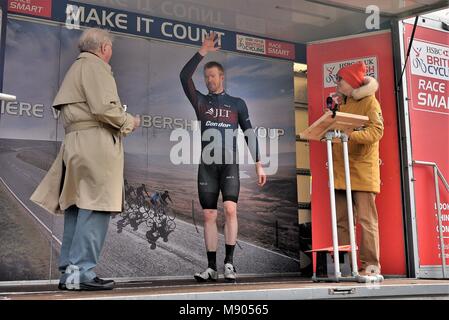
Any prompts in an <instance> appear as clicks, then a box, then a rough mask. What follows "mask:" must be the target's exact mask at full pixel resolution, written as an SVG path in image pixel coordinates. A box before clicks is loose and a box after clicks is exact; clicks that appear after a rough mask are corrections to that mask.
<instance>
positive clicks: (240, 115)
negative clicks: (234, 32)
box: [180, 53, 259, 209]
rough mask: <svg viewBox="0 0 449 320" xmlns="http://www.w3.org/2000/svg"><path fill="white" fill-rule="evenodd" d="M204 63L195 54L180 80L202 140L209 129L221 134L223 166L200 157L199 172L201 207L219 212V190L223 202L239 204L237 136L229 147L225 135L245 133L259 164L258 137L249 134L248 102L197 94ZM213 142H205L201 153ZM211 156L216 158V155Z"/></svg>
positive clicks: (218, 95)
mask: <svg viewBox="0 0 449 320" xmlns="http://www.w3.org/2000/svg"><path fill="white" fill-rule="evenodd" d="M202 59H203V56H202V55H201V54H199V53H196V54H195V55H194V56H193V57H192V58H191V59H190V60H189V62H187V64H186V65H185V66H184V68H183V69H182V71H181V74H180V77H181V83H182V87H183V89H184V92H185V94H186V96H187V98H188V99H189V101H190V103H191V104H192V106H193V108H194V109H195V113H196V116H197V119H198V120H199V121H200V122H201V136H203V133H204V132H205V131H206V130H207V129H216V130H218V131H219V132H220V133H221V138H222V141H221V146H222V150H221V151H222V157H221V162H220V163H211V164H207V163H204V161H203V157H201V163H200V165H199V168H198V194H199V198H200V203H201V206H202V207H203V209H217V201H218V197H219V194H220V190H221V193H222V195H223V201H233V202H237V201H238V196H239V192H240V178H239V165H238V163H237V162H236V150H237V143H236V138H235V136H234V138H233V139H232V145H229V142H228V143H227V144H226V141H225V137H226V134H225V131H226V130H230V129H232V130H237V129H238V127H239V125H240V128H241V129H242V130H243V132H246V133H247V134H249V136H252V137H253V138H254V140H253V141H255V143H253V144H248V137H246V136H245V139H246V142H247V144H248V146H250V153H251V155H252V157H253V159H254V160H255V161H256V162H257V161H259V152H258V143H257V138H256V135H255V133H254V131H253V130H248V129H252V126H251V121H250V119H249V115H248V108H247V107H246V104H245V101H243V100H242V99H240V98H236V97H231V96H230V95H228V94H227V93H226V92H222V93H219V94H214V93H209V94H207V95H204V94H202V93H201V92H199V91H198V90H196V88H195V84H194V83H193V80H192V75H193V73H194V72H195V70H196V68H197V67H198V64H199V63H200V62H201V60H202ZM246 130H248V131H246ZM228 140H229V139H228ZM212 142H213V141H212ZM212 142H209V141H202V142H201V147H202V150H204V148H205V147H206V146H207V145H208V144H209V143H212ZM211 154H212V155H213V152H212V153H211ZM226 154H227V155H228V156H230V158H232V163H227V162H226V161H225V160H226V159H229V158H226Z"/></svg>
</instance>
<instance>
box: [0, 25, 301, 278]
mask: <svg viewBox="0 0 449 320" xmlns="http://www.w3.org/2000/svg"><path fill="white" fill-rule="evenodd" d="M80 32H81V31H79V30H68V29H66V28H64V26H62V25H57V24H51V23H50V24H44V23H39V22H35V21H30V20H27V19H18V18H10V19H9V21H8V30H7V42H6V58H5V74H4V88H3V89H4V91H5V92H10V93H12V94H15V95H17V102H15V103H8V102H2V104H1V116H0V179H1V181H0V227H1V230H2V235H1V242H0V261H1V262H0V281H10V280H33V279H48V278H52V279H55V278H58V271H57V262H58V256H59V250H60V244H61V239H62V232H63V216H62V215H60V216H54V215H52V214H50V213H48V212H46V211H45V210H43V209H42V208H40V207H38V206H37V205H35V204H34V203H32V202H31V201H30V200H29V197H30V195H31V194H32V192H33V191H34V189H35V188H36V186H37V185H38V183H39V182H40V181H41V179H42V178H43V177H44V175H45V174H46V172H47V170H48V169H49V167H50V165H51V163H52V162H53V160H54V158H55V156H56V154H57V152H58V150H59V147H60V145H61V141H62V140H63V138H64V128H63V127H62V124H61V121H59V120H58V114H57V113H55V112H54V110H53V109H52V108H51V103H52V100H53V98H54V96H55V94H56V92H57V90H58V87H59V84H60V82H61V81H62V79H63V77H64V75H65V73H66V71H67V70H68V68H69V67H70V65H71V64H72V63H73V61H74V59H75V58H76V56H77V55H78V49H77V40H78V38H79V36H80ZM197 50H198V47H193V46H186V45H181V44H175V43H169V42H163V41H158V40H152V39H144V38H138V37H132V36H128V35H116V36H115V43H114V55H113V58H112V61H111V65H112V69H113V72H114V76H115V78H116V80H117V85H118V90H119V94H120V97H121V100H122V103H123V104H126V105H127V107H128V112H130V113H132V114H139V115H141V118H142V127H141V128H139V129H138V130H136V131H135V132H134V133H133V134H132V135H130V136H129V137H127V138H125V179H126V206H125V211H124V212H123V213H120V214H117V215H114V216H113V217H112V218H111V223H110V226H109V231H108V235H107V240H106V245H105V249H104V251H103V253H102V257H101V259H100V264H99V265H98V266H97V268H96V270H97V273H98V274H99V276H102V277H126V278H129V277H133V278H134V277H135V278H139V277H159V276H161V277H162V276H163V277H170V276H191V275H192V274H193V273H195V272H198V270H201V269H203V268H204V267H205V266H206V264H207V260H206V252H205V248H204V241H203V228H202V224H203V221H202V212H201V207H200V204H199V201H198V194H197V182H196V179H197V164H195V163H190V164H173V163H172V162H171V160H170V152H171V150H172V148H173V147H174V146H175V145H176V144H177V142H176V141H171V140H170V135H171V134H172V132H173V130H174V129H177V128H180V129H186V130H187V132H189V133H191V134H192V135H193V131H194V130H193V127H194V122H192V121H194V120H196V117H195V113H194V110H193V108H192V107H191V105H190V103H189V101H188V100H187V98H186V97H185V95H184V92H183V90H182V87H181V84H180V81H179V72H180V70H181V69H182V67H183V66H184V64H185V63H186V62H187V61H188V59H190V58H191V56H192V55H193V54H194V53H195V52H196V51H197ZM210 60H217V61H219V62H221V63H222V64H223V65H224V67H225V70H226V71H225V72H226V83H225V87H226V91H227V92H228V93H229V94H230V95H232V96H238V97H241V98H243V99H244V100H245V101H246V103H247V105H248V110H249V114H250V117H251V121H252V123H253V126H255V127H258V128H263V129H264V130H265V129H275V130H273V132H278V133H282V134H281V135H280V136H279V140H278V148H277V150H275V149H273V150H271V151H272V152H269V153H268V155H267V158H270V159H272V160H273V159H274V158H276V159H277V164H276V166H277V168H276V172H275V173H274V174H272V175H269V176H268V183H267V185H266V186H265V187H264V188H262V189H260V188H259V187H258V185H257V182H256V175H255V169H254V165H253V164H247V165H241V166H240V177H241V192H240V198H239V206H238V219H239V237H238V245H237V246H236V257H235V262H236V268H237V270H238V272H239V273H240V274H271V273H290V272H298V271H299V261H298V259H299V240H298V238H299V234H298V224H297V195H296V169H295V133H294V122H293V121H294V120H293V119H294V114H293V112H294V107H293V72H292V63H291V62H289V61H283V60H275V59H267V58H260V57H253V56H248V55H241V54H236V53H230V52H223V51H221V52H217V53H214V54H210V55H209V56H207V59H205V61H203V62H207V61H210ZM202 66H203V64H201V65H200V66H199V68H198V70H197V72H196V73H195V76H194V81H195V84H196V86H197V88H198V90H199V91H201V92H203V93H205V92H207V89H206V87H205V85H204V79H203V76H202ZM264 130H259V131H258V132H259V134H260V133H261V132H263V131H264ZM268 132H270V131H268ZM192 141H194V139H193V138H192ZM266 141H267V143H268V139H267V140H266ZM244 148H245V150H246V146H245V147H244ZM245 152H246V151H245ZM272 162H273V161H272ZM165 191H168V194H169V196H170V199H171V200H172V202H170V201H168V203H169V204H168V207H166V208H165V209H164V210H162V211H158V210H154V209H152V208H151V206H150V205H149V196H148V195H151V194H153V193H154V192H162V193H164V192H165ZM222 209H223V208H222V203H221V197H220V200H219V232H220V237H219V249H218V259H217V261H218V262H219V268H221V267H220V263H221V262H222V261H223V258H224V237H223V227H224V216H223V210H222Z"/></svg>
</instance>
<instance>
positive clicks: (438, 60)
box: [404, 24, 449, 267]
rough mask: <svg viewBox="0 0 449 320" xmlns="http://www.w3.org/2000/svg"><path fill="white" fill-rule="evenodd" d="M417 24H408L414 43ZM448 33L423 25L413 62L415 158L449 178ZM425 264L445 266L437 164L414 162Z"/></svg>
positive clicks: (444, 198) (448, 215)
mask: <svg viewBox="0 0 449 320" xmlns="http://www.w3.org/2000/svg"><path fill="white" fill-rule="evenodd" d="M412 30H413V26H412V25H409V24H405V34H404V43H405V47H406V48H408V47H409V43H410V37H411V33H412ZM448 44H449V43H448V33H447V32H444V31H437V30H433V29H429V28H425V27H420V26H418V27H417V29H416V33H415V39H414V41H413V45H412V50H411V53H410V58H409V63H408V66H407V84H408V98H409V115H410V128H411V141H412V157H413V160H420V161H428V162H435V163H436V164H437V165H438V167H439V169H440V170H441V172H442V173H443V175H444V177H445V178H446V179H447V178H448V177H449V162H448V156H449V130H448V128H449V95H448V88H449V46H448ZM413 175H414V178H415V204H416V223H417V226H418V251H419V261H420V266H421V267H423V266H436V265H440V266H441V252H440V242H439V228H438V215H437V204H436V196H435V179H434V175H433V168H432V167H425V166H419V165H417V166H414V169H413ZM439 188H440V201H441V204H440V206H441V214H442V226H443V228H442V230H443V237H445V240H444V244H445V256H446V264H449V260H448V258H449V254H448V252H449V241H448V240H447V239H449V195H448V193H447V192H446V189H445V187H444V185H443V183H442V182H441V181H440V180H439Z"/></svg>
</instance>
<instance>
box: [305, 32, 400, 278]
mask: <svg viewBox="0 0 449 320" xmlns="http://www.w3.org/2000/svg"><path fill="white" fill-rule="evenodd" d="M307 57H308V58H307V61H308V83H309V86H308V88H309V92H308V97H309V124H312V123H313V122H314V121H315V120H317V119H318V118H319V117H320V116H321V115H322V114H323V112H324V111H325V110H326V98H327V97H328V96H329V95H330V94H332V93H334V92H335V91H336V82H335V76H336V74H337V72H338V70H339V69H340V68H342V67H344V66H346V65H349V64H352V63H354V62H356V61H364V62H365V64H366V65H367V74H368V75H370V76H373V77H374V78H376V79H377V80H378V81H379V85H380V87H379V90H378V92H377V93H376V97H377V99H378V100H379V102H380V105H381V108H382V113H383V117H384V126H385V131H384V136H383V138H382V140H381V141H380V159H381V163H380V165H381V166H380V171H381V192H380V194H379V195H378V196H377V198H376V205H377V210H378V214H379V234H380V259H381V266H382V272H383V273H385V274H394V275H404V274H405V272H406V271H405V251H404V250H405V244H404V231H403V221H402V200H401V178H400V170H401V168H400V162H399V144H398V130H397V123H398V121H397V111H396V103H395V96H394V72H393V57H392V45H391V35H390V33H386V32H383V33H377V34H367V35H361V36H357V37H352V38H348V39H335V40H329V41H326V42H322V43H316V44H310V45H309V46H308V48H307ZM310 149H311V160H310V163H311V171H312V178H313V180H312V228H313V229H312V235H313V240H312V245H313V248H315V249H316V248H323V247H328V246H331V245H332V233H331V215H330V204H329V187H328V171H327V153H326V146H325V144H324V143H320V142H311V143H310ZM358 240H360V239H358ZM392 244H394V245H392Z"/></svg>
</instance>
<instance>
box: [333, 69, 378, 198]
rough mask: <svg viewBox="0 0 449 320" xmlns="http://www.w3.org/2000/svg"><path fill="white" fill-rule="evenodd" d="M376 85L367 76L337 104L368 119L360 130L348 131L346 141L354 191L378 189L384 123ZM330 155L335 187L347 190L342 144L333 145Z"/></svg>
mask: <svg viewBox="0 0 449 320" xmlns="http://www.w3.org/2000/svg"><path fill="white" fill-rule="evenodd" d="M378 88H379V84H378V83H377V81H376V80H375V79H374V78H371V77H367V78H366V82H365V84H364V85H363V86H362V87H360V88H359V89H356V90H354V92H353V93H352V97H348V98H347V100H346V103H344V104H342V105H340V111H341V112H347V113H352V114H358V115H364V116H367V117H368V118H369V122H368V123H367V125H366V127H365V128H364V129H363V130H361V131H354V132H352V133H351V136H350V138H349V143H348V150H349V167H350V172H351V189H352V190H355V191H367V192H374V193H379V192H380V169H379V140H380V139H381V138H382V136H383V132H384V125H383V118H382V110H381V108H380V104H379V102H378V101H377V99H376V97H375V95H374V94H375V93H376V91H377V89H378ZM332 155H333V158H334V182H335V189H337V190H346V183H345V174H344V163H343V146H342V144H341V143H334V144H333V149H332Z"/></svg>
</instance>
